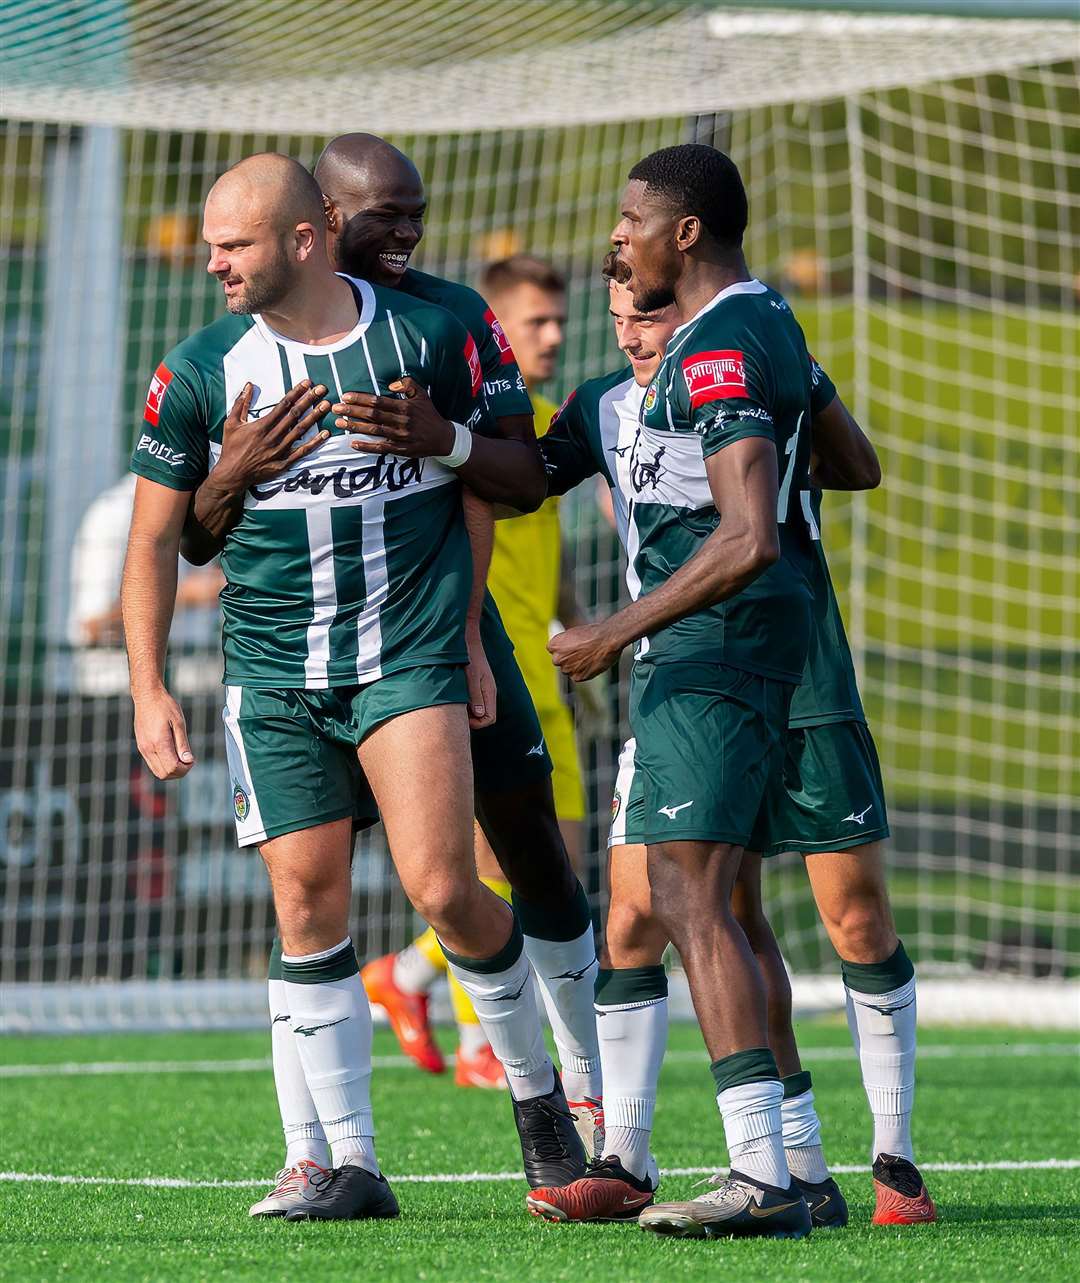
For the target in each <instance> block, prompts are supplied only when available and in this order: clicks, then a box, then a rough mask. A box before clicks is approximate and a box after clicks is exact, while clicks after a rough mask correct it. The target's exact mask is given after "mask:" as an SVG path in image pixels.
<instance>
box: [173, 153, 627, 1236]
mask: <svg viewBox="0 0 1080 1283" xmlns="http://www.w3.org/2000/svg"><path fill="white" fill-rule="evenodd" d="M316 176H317V179H318V181H319V182H320V184H321V186H322V190H323V200H324V210H325V215H326V220H327V226H328V246H329V249H330V254H331V258H332V259H333V260H335V261H336V262H337V264H338V266H339V267H340V268H341V269H342V270H345V271H347V272H349V273H351V274H353V275H356V276H359V277H362V278H363V279H367V280H371V281H373V282H374V283H375V284H376V285H378V286H381V287H382V289H383V290H393V291H395V293H394V294H391V295H389V298H390V299H391V300H392V299H393V298H395V297H399V298H401V299H402V300H403V305H405V306H408V303H409V300H410V299H412V300H423V301H426V302H429V303H434V304H437V305H439V306H444V307H446V308H448V309H449V310H450V311H452V312H453V313H454V314H455V315H456V316H457V317H458V318H459V320H460V321H461V323H462V324H463V325H464V326H465V328H466V329H467V330H468V331H469V333H470V334H471V335H472V337H473V341H474V343H475V346H476V351H477V353H478V357H479V360H480V363H481V368H482V373H483V378H484V384H485V386H484V395H485V399H486V402H487V405H488V407H489V409H490V412H491V415H492V417H493V418H494V420H495V424H496V427H497V429H498V432H499V434H500V438H501V439H500V440H498V441H488V440H484V439H480V438H478V439H477V440H476V444H475V446H474V449H473V453H472V455H471V456H470V459H469V461H468V462H467V463H466V464H465V465H464V466H463V467H462V468H461V469H459V470H458V471H459V475H461V476H462V477H463V478H465V479H467V480H469V481H470V483H475V484H477V485H480V486H483V485H485V484H486V485H488V486H490V485H491V483H492V482H491V478H492V477H494V478H495V483H496V486H497V487H498V486H501V485H504V484H505V480H506V478H507V477H510V478H512V479H513V480H514V481H515V484H520V481H519V478H520V477H521V476H522V470H521V468H520V460H519V459H518V457H517V456H523V457H524V459H525V461H526V462H528V461H529V459H530V458H531V457H532V456H531V455H530V451H532V452H535V443H534V442H535V438H534V436H533V429H532V406H531V404H530V402H529V398H528V395H527V393H526V392H525V390H524V382H523V380H522V378H521V375H520V371H519V370H518V368H517V365H516V362H515V360H514V354H513V351H512V349H511V348H510V346H509V344H508V343H507V342H506V339H505V336H504V335H503V333H502V331H501V328H500V327H499V326H498V323H497V322H496V321H495V318H494V314H493V313H492V312H491V311H490V309H489V308H488V307H487V305H486V303H485V302H484V300H483V299H482V298H481V297H480V296H479V295H478V294H477V293H476V292H475V291H474V290H471V289H468V288H467V287H466V286H462V285H457V284H454V283H453V282H450V281H444V280H441V279H440V278H438V277H434V276H429V275H427V274H426V273H423V272H418V271H416V270H415V269H414V268H412V267H411V266H410V265H409V259H410V257H411V255H412V252H413V251H414V250H415V248H416V246H417V244H418V243H419V241H420V238H421V236H422V234H423V227H424V213H425V209H426V203H427V202H426V193H425V191H424V185H423V181H422V179H421V177H420V174H419V173H418V171H417V170H416V167H415V166H414V165H413V164H412V162H411V161H410V160H409V159H408V157H407V156H405V155H403V154H402V153H401V152H400V151H398V150H397V148H395V147H392V146H391V145H390V144H388V143H386V142H385V141H383V140H382V139H380V138H376V137H374V136H373V135H370V134H345V135H342V136H341V137H339V138H336V139H334V140H333V141H332V142H331V143H330V144H329V145H328V146H327V148H326V150H325V151H324V153H323V155H322V156H321V157H320V160H319V163H318V165H317V167H316ZM411 390H413V391H415V389H414V388H413V389H411ZM339 404H340V407H341V409H342V411H343V412H345V413H343V414H342V415H341V416H340V422H341V424H342V425H345V424H348V425H349V426H350V427H351V428H357V427H363V429H364V431H365V432H380V431H385V430H386V429H384V428H380V427H378V426H377V425H374V424H367V425H365V424H362V423H360V422H356V423H354V422H353V420H352V417H351V416H353V415H356V416H365V415H374V414H377V413H378V412H379V410H380V408H383V407H385V406H386V404H387V398H385V397H379V398H376V397H370V396H368V397H364V396H363V395H362V394H354V393H349V394H348V395H347V399H346V400H345V401H343V402H341V403H339ZM390 405H391V408H393V407H394V406H407V407H409V408H413V409H416V410H418V411H419V412H420V413H421V415H423V414H424V412H425V411H426V412H427V414H428V417H429V419H430V420H432V421H433V424H434V427H435V429H436V430H438V429H440V428H441V429H443V430H444V431H446V432H449V431H450V428H449V425H448V424H447V423H446V421H445V420H444V419H443V418H442V417H441V416H440V415H438V414H437V413H433V412H432V408H431V402H430V400H429V398H427V397H426V396H416V397H414V398H413V399H412V400H410V401H409V402H407V403H406V402H403V401H400V400H399V401H396V402H391V403H390ZM335 413H336V411H335ZM357 439H358V440H359V438H357ZM367 444H368V445H369V446H370V444H371V439H368V441H367ZM246 445H247V448H246V452H245V454H244V455H243V456H240V457H236V458H235V459H234V460H233V462H232V464H231V465H230V466H229V467H228V468H223V467H220V466H219V467H218V468H215V469H214V472H213V473H212V474H211V475H210V476H209V477H208V478H207V480H206V482H205V483H204V484H203V485H201V486H200V487H199V490H198V493H197V494H196V496H195V500H194V504H193V513H194V523H193V525H194V528H192V527H191V526H189V529H188V532H187V538H186V539H185V545H184V553H185V556H188V557H190V558H191V559H192V560H200V559H202V560H205V559H207V558H208V557H210V556H212V555H214V554H215V553H216V552H217V551H218V550H219V549H220V541H221V540H222V539H223V538H224V536H225V534H226V532H227V531H228V530H229V529H230V528H231V527H232V525H233V524H234V523H235V521H236V519H237V516H238V514H239V512H240V511H242V506H241V505H242V502H243V495H244V494H245V492H246V490H247V488H248V485H249V484H250V481H251V479H252V476H253V471H252V470H253V469H257V468H261V467H266V468H269V469H270V471H273V469H274V468H275V467H278V466H280V460H281V459H282V458H283V457H284V456H283V455H282V454H281V452H280V451H278V452H277V453H276V454H275V453H274V448H273V446H272V445H271V444H268V443H266V442H265V441H263V440H260V439H257V438H256V439H253V440H249V441H248V442H247V443H246ZM484 449H488V450H490V451H492V452H493V455H494V465H493V466H491V467H490V468H489V471H488V472H487V473H486V474H485V473H483V472H481V473H480V474H479V476H477V474H476V473H475V472H474V471H473V469H475V467H476V466H477V460H478V458H479V456H480V455H481V454H482V452H483V450H484ZM223 458H225V455H224V454H223ZM507 460H509V463H510V464H513V465H515V466H517V471H516V472H512V471H511V472H508V471H507ZM480 462H481V466H482V465H483V463H484V460H481V461H480ZM466 474H470V475H468V476H467V475H466ZM524 476H525V479H526V481H527V482H528V483H530V484H531V473H529V472H528V471H527V470H526V471H525V473H524ZM542 490H543V479H542V477H541V480H540V486H539V487H538V488H534V489H533V490H532V491H531V493H530V498H531V502H532V505H533V506H535V505H536V504H537V503H538V502H539V501H540V498H541V497H542ZM499 494H500V491H499V490H498V489H497V488H496V490H495V493H494V494H493V495H491V496H490V497H496V498H498V497H499ZM480 641H481V643H482V648H483V651H484V652H485V653H486V656H487V660H488V662H489V663H490V664H491V668H492V671H493V675H494V680H495V685H496V687H497V690H498V694H497V710H498V715H497V720H496V721H495V724H494V725H493V726H491V727H490V728H488V729H484V730H480V731H473V733H472V736H471V748H472V756H473V770H474V775H475V781H476V795H477V796H476V811H477V815H478V817H479V819H480V823H481V826H482V828H483V830H484V832H485V834H486V836H487V839H488V841H489V842H490V844H491V846H492V848H493V849H494V851H495V853H496V855H497V856H498V859H499V863H500V864H501V866H502V868H503V869H505V870H506V875H507V878H508V879H509V882H510V883H511V884H512V886H513V888H514V892H515V896H514V902H515V908H516V910H517V914H518V918H519V920H520V922H521V925H522V929H523V932H524V939H525V947H526V952H527V955H528V957H529V959H530V961H531V962H532V964H533V967H534V969H535V970H536V972H537V974H538V976H539V978H540V984H541V995H542V997H543V1000H544V1004H545V1007H546V1009H547V1012H548V1017H549V1020H550V1021H551V1024H552V1029H553V1031H554V1034H555V1040H556V1046H557V1049H558V1053H559V1059H560V1062H561V1067H562V1073H563V1077H564V1085H565V1088H566V1091H567V1094H568V1096H569V1099H570V1101H571V1102H572V1104H571V1110H572V1115H573V1117H574V1120H575V1124H576V1126H577V1129H578V1131H579V1133H580V1134H581V1135H582V1138H583V1144H584V1145H585V1149H586V1151H587V1152H588V1153H589V1154H590V1155H591V1154H593V1153H594V1152H595V1150H596V1141H595V1140H594V1137H596V1136H597V1135H598V1128H599V1126H600V1125H601V1122H602V1113H601V1111H600V1103H599V1098H600V1086H601V1084H600V1076H599V1049H598V1047H597V1043H596V1023H595V1015H594V1012H593V1004H592V985H593V980H594V977H595V973H596V965H597V964H596V953H595V948H594V944H593V932H592V922H591V918H590V914H589V907H588V901H587V900H586V897H585V893H584V891H583V889H582V887H581V885H580V883H579V881H578V879H577V876H576V875H575V873H574V871H573V869H572V867H571V865H570V863H569V860H568V858H567V855H566V851H565V848H564V846H563V843H562V840H561V837H560V833H559V827H558V823H557V820H556V816H555V808H554V803H553V800H552V788H551V772H552V764H551V759H550V757H549V755H548V753H547V750H546V748H545V747H544V746H543V742H544V735H543V731H542V729H541V727H540V724H539V722H538V719H537V716H536V711H535V709H534V708H533V704H532V701H531V699H530V697H529V693H528V690H527V689H526V687H525V684H524V682H523V680H522V676H521V673H520V671H519V669H518V667H517V664H516V663H515V661H514V655H513V648H512V645H511V643H510V642H509V640H508V638H507V636H506V632H505V629H504V628H503V626H502V623H501V620H500V618H499V614H498V611H497V610H496V608H495V606H494V604H493V602H492V600H491V597H490V595H488V596H486V597H485V598H484V601H483V613H482V615H481V617H480ZM538 749H539V751H537V750H538ZM503 886H505V884H502V886H500V890H501V889H502V887H503ZM424 944H425V946H432V945H434V947H433V948H431V947H425V948H424V949H412V948H410V949H409V950H407V951H406V952H405V956H404V957H402V958H401V959H400V960H395V959H394V958H393V957H388V958H386V959H377V960H375V962H373V963H369V964H368V966H367V967H365V969H364V980H365V983H366V985H367V986H368V992H369V996H370V997H371V999H372V1001H374V1002H377V1003H379V1004H381V1005H383V1006H384V1007H385V1009H386V1011H387V1014H388V1015H389V1017H390V1020H391V1024H392V1026H393V1028H394V1031H395V1033H396V1034H397V1036H398V1039H399V1041H401V1043H402V1045H403V1047H404V1048H405V1050H406V1051H407V1052H408V1054H410V1055H411V1056H413V1058H414V1059H415V1060H417V1062H418V1063H420V1064H422V1065H424V1067H425V1068H429V1069H432V1070H434V1071H436V1072H437V1071H439V1070H440V1069H441V1068H442V1064H443V1062H442V1057H441V1054H440V1053H439V1050H438V1047H437V1046H436V1044H435V1042H434V1039H433V1038H432V1036H431V1030H430V1026H429V1024H428V1020H427V999H426V993H425V992H424V989H425V985H426V984H427V983H430V980H431V979H433V978H434V977H435V976H436V975H437V974H438V962H441V961H442V952H441V950H438V946H437V943H435V942H434V941H433V940H431V939H426V940H425V941H424ZM278 954H279V950H278V949H275V952H274V954H273V955H272V957H271V964H270V979H269V989H270V1013H271V1022H272V1023H271V1042H272V1047H273V1060H274V1077H275V1082H276V1084H277V1088H278V1101H279V1105H280V1107H281V1112H282V1122H283V1126H284V1129H285V1137H286V1161H285V1165H284V1167H283V1168H282V1171H283V1173H284V1175H283V1176H282V1183H283V1184H285V1185H287V1186H288V1188H287V1189H286V1190H285V1192H284V1193H283V1194H282V1195H281V1196H280V1198H279V1197H277V1196H275V1195H272V1196H271V1198H270V1200H269V1204H268V1213H269V1214H275V1213H276V1209H277V1207H278V1205H279V1202H280V1201H281V1200H282V1199H284V1200H285V1201H288V1199H290V1198H291V1197H292V1196H293V1193H292V1191H293V1190H294V1187H295V1185H296V1180H297V1178H296V1174H295V1172H296V1169H297V1165H298V1164H299V1163H301V1162H305V1161H312V1162H318V1163H323V1162H325V1150H326V1141H325V1138H324V1137H322V1135H321V1129H320V1125H319V1122H318V1117H317V1115H316V1113H315V1110H314V1103H313V1102H312V1100H311V1098H310V1095H309V1094H308V1093H307V1091H306V1088H305V1086H304V1080H303V1078H302V1076H300V1075H299V1074H297V1073H296V1072H295V1064H296V1051H295V1047H296V1040H295V1039H290V1038H289V1037H288V1026H287V1023H286V1022H285V1021H281V1020H278V1019H277V1017H278V1016H279V1015H280V1014H282V1010H281V1000H280V992H281V991H280V977H279V976H278V974H277V973H278V969H279V964H278ZM436 960H438V961H436ZM457 1005H458V1008H459V1011H460V1014H461V1015H462V1016H464V1015H465V1005H466V1004H465V1003H463V1002H462V1001H461V998H460V996H459V998H458V1004H457ZM470 1014H471V1009H470ZM463 1023H464V1021H463ZM487 1045H488V1044H487V1040H486V1038H485V1039H483V1042H482V1043H481V1044H480V1045H479V1046H478V1045H476V1044H473V1045H471V1046H466V1048H465V1051H466V1055H465V1057H464V1058H463V1062H462V1063H461V1065H460V1067H459V1073H462V1074H465V1073H467V1074H468V1075H469V1076H470V1077H471V1078H473V1080H474V1081H475V1078H476V1076H479V1075H484V1076H487V1075H489V1073H490V1065H489V1064H488V1063H487V1062H488V1057H487V1056H486V1055H485V1054H484V1050H483V1049H484V1048H486V1047H487ZM470 1052H471V1053H472V1054H469V1053H470ZM500 1075H501V1069H500ZM488 1080H489V1081H490V1078H489V1079H488ZM518 1112H520V1111H518ZM527 1167H528V1170H529V1172H530V1173H531V1174H530V1180H539V1179H540V1176H539V1173H538V1172H536V1171H532V1166H531V1163H530V1164H527ZM263 1201H264V1202H265V1201H266V1200H263Z"/></svg>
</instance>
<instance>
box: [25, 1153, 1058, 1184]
mask: <svg viewBox="0 0 1080 1283" xmlns="http://www.w3.org/2000/svg"><path fill="white" fill-rule="evenodd" d="M1076 1168H1080V1158H1036V1159H1028V1160H1015V1161H1014V1160H1009V1159H1002V1160H1001V1161H999V1162H996V1163H920V1164H919V1170H920V1171H924V1172H1035V1171H1073V1170H1075V1169H1076ZM716 1170H717V1169H716V1168H715V1167H669V1168H665V1169H664V1170H663V1172H662V1175H664V1176H711V1175H712V1174H713V1172H715V1171H716ZM830 1170H831V1171H833V1172H836V1173H838V1174H839V1175H841V1176H843V1175H852V1174H855V1173H860V1172H868V1171H869V1170H870V1168H869V1167H867V1166H865V1165H851V1164H843V1163H838V1164H833V1165H832V1166H831V1167H830ZM387 1179H388V1180H391V1181H397V1182H398V1183H399V1184H402V1185H405V1184H409V1185H471V1184H479V1183H481V1182H486V1183H494V1182H500V1181H520V1180H523V1179H524V1178H523V1176H522V1174H521V1172H431V1173H421V1174H414V1175H408V1176H388V1177H387ZM0 1182H6V1183H11V1184H22V1185H30V1184H33V1185H121V1186H125V1187H132V1186H134V1187H136V1188H139V1189H265V1188H266V1187H267V1186H268V1185H269V1184H270V1181H269V1179H265V1178H264V1179H263V1180H245V1181H224V1180H217V1181H196V1180H188V1179H186V1178H185V1177H183V1176H138V1177H122V1176H65V1175H60V1174H58V1173H54V1172H0Z"/></svg>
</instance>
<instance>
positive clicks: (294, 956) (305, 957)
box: [270, 936, 352, 984]
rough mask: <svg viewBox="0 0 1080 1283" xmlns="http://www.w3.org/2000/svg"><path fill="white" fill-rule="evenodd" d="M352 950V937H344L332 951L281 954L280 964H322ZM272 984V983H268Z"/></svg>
mask: <svg viewBox="0 0 1080 1283" xmlns="http://www.w3.org/2000/svg"><path fill="white" fill-rule="evenodd" d="M345 948H352V936H346V937H345V939H344V940H342V941H341V943H340V944H336V945H334V947H333V948H332V949H323V950H321V951H320V952H319V953H283V954H282V955H281V961H282V962H322V961H324V960H325V959H326V958H332V957H333V956H334V954H335V953H340V952H341V951H342V949H345ZM270 983H271V984H273V981H271V982H270Z"/></svg>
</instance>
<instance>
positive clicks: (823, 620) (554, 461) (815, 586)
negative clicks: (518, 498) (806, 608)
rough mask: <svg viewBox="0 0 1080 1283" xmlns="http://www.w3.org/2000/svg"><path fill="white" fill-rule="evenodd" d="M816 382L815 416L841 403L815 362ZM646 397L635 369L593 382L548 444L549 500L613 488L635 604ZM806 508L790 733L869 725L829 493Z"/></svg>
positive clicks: (805, 500) (803, 498) (815, 493)
mask: <svg viewBox="0 0 1080 1283" xmlns="http://www.w3.org/2000/svg"><path fill="white" fill-rule="evenodd" d="M810 377H811V414H812V415H816V414H817V413H819V411H821V410H823V409H824V408H825V407H826V406H827V405H828V404H829V403H830V402H831V401H832V399H833V398H834V397H835V396H836V388H835V387H834V386H833V384H832V382H831V380H830V379H829V377H828V375H826V374H825V372H824V370H822V368H821V367H820V365H818V363H817V362H816V361H815V360H814V359H813V357H811V358H810ZM644 396H645V389H644V388H641V387H639V386H638V385H637V384H636V383H635V382H634V378H633V374H632V372H631V370H630V369H629V367H625V366H624V367H623V368H621V369H618V370H615V371H613V372H612V373H611V374H607V375H604V376H603V377H602V378H598V379H590V380H588V381H587V382H585V383H583V384H582V385H581V386H580V387H579V388H578V389H577V390H576V391H574V392H572V393H571V394H570V396H569V397H568V398H567V399H566V401H565V402H564V403H563V405H562V407H561V408H560V410H559V413H558V414H557V415H556V417H555V419H554V420H553V422H552V425H551V429H550V430H549V432H548V433H547V435H546V436H544V437H541V438H540V451H541V454H542V455H543V458H544V466H545V469H546V471H547V478H548V493H549V494H552V495H563V494H566V493H567V492H568V491H570V490H572V489H573V488H574V487H575V486H577V485H580V484H581V483H582V482H583V481H586V480H588V479H589V478H590V477H593V476H602V477H603V478H604V480H605V481H606V482H607V483H608V485H609V486H610V487H611V490H612V504H613V508H614V511H615V523H616V527H617V529H618V533H619V539H620V541H621V542H622V544H623V548H624V550H625V551H626V553H627V586H628V588H629V591H630V595H631V597H634V598H636V597H637V596H638V594H639V593H640V591H641V580H640V577H639V576H638V573H637V571H636V569H635V565H634V562H635V559H636V552H635V553H632V552H631V547H632V543H631V541H632V540H633V539H634V537H635V534H634V527H633V526H632V524H631V522H630V512H631V508H632V505H633V503H634V500H635V491H634V487H633V484H632V482H631V478H630V470H631V462H630V460H631V452H632V449H633V445H634V442H635V440H636V437H637V430H638V417H639V414H640V410H641V404H642V401H643V399H644ZM799 506H800V510H801V515H802V519H803V520H804V521H805V522H806V526H807V532H808V534H809V537H810V539H811V541H812V544H813V558H812V561H811V563H810V565H809V567H808V573H807V578H808V581H809V584H810V591H811V628H810V645H809V652H808V655H807V660H806V667H805V670H804V672H803V679H802V683H801V685H800V686H798V687H797V689H796V691H795V694H794V697H793V699H792V704H791V714H790V718H789V725H791V726H793V727H798V726H819V725H824V724H826V723H830V722H847V721H865V720H866V719H865V714H864V713H863V707H862V701H861V699H860V698H859V688H858V683H857V681H856V677H855V668H854V665H853V663H852V660H851V651H850V648H849V647H848V641H847V635H846V633H845V631H844V622H843V618H842V617H841V614H840V607H839V604H838V602H837V600H836V593H835V592H834V590H833V585H832V579H831V578H830V575H829V566H828V562H827V560H826V558H825V550H824V548H823V546H822V543H821V532H820V518H821V491H820V490H815V489H811V488H810V487H806V488H804V489H803V490H802V492H801V493H800V505H799ZM793 520H798V517H797V516H796V517H794V518H793Z"/></svg>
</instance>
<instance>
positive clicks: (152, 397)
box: [143, 361, 173, 428]
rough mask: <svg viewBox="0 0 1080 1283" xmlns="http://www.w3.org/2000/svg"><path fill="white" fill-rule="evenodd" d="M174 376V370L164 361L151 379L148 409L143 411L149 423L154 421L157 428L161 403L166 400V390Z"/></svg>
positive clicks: (147, 396) (147, 401) (147, 400)
mask: <svg viewBox="0 0 1080 1283" xmlns="http://www.w3.org/2000/svg"><path fill="white" fill-rule="evenodd" d="M172 377H173V373H172V370H170V369H169V367H168V366H167V365H166V364H165V362H164V361H162V363H161V364H160V365H159V366H158V368H157V369H156V370H155V371H154V375H153V378H152V379H151V380H150V389H149V391H148V392H147V394H146V409H145V410H144V411H143V418H144V419H145V420H146V422H147V423H152V424H153V425H154V427H155V428H156V427H157V426H158V419H159V416H160V414H161V403H162V401H164V400H165V392H166V390H167V389H168V386H169V384H170V383H171V382H172Z"/></svg>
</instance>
